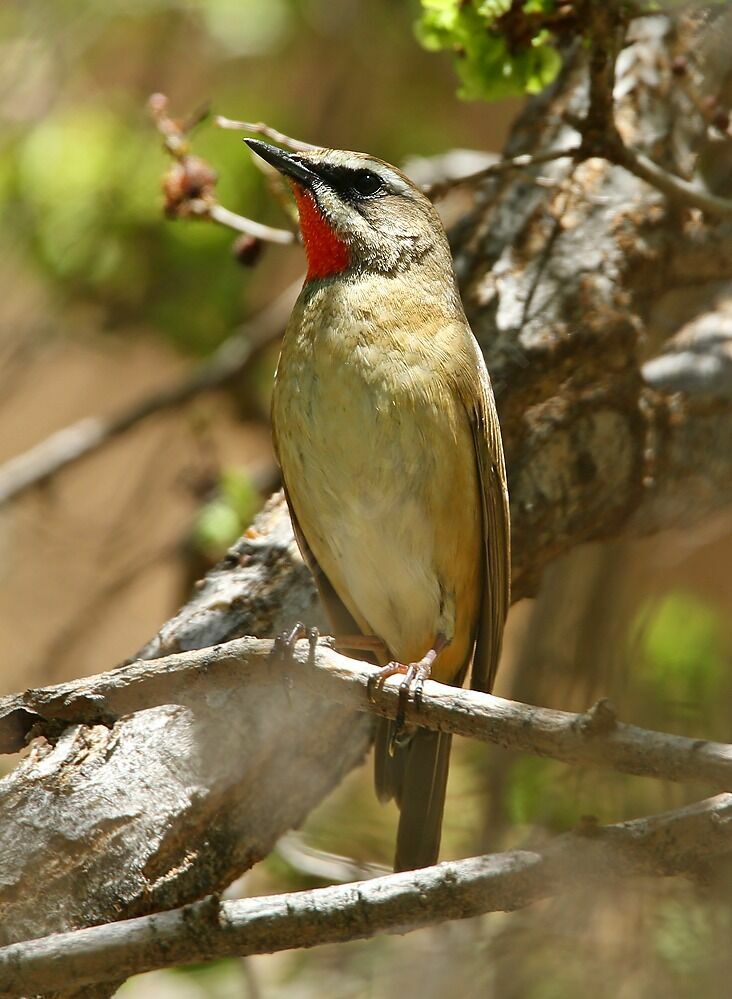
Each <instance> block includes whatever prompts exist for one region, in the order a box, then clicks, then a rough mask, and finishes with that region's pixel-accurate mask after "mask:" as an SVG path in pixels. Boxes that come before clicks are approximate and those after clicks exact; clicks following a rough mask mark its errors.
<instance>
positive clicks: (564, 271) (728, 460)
mask: <svg viewBox="0 0 732 999" xmlns="http://www.w3.org/2000/svg"><path fill="white" fill-rule="evenodd" d="M647 25H648V26H653V25H655V26H656V27H655V28H654V29H653V30H651V28H650V27H649V29H648V31H647V32H646V36H645V37H644V38H641V40H640V41H638V42H637V43H636V44H635V46H632V47H630V48H629V49H626V50H624V52H623V54H622V56H621V58H622V59H623V60H624V63H623V66H624V69H623V72H622V73H619V75H618V89H617V96H618V123H619V127H620V129H621V132H622V133H623V137H624V138H625V139H626V141H630V142H632V143H633V144H634V145H635V146H637V147H638V148H641V149H642V150H645V151H646V152H647V153H649V154H650V155H653V157H654V158H655V159H657V160H659V161H660V162H663V163H664V164H665V165H668V166H670V167H672V168H675V169H678V170H679V171H681V172H683V171H684V170H686V169H687V167H688V163H689V161H690V160H691V158H693V152H694V143H695V142H696V141H697V139H698V135H699V129H698V128H697V129H696V131H695V129H694V128H693V127H691V126H690V123H692V122H693V121H694V113H693V109H692V110H690V106H689V104H688V102H686V103H685V99H684V98H683V94H681V93H680V92H678V93H677V90H675V89H674V86H673V85H672V77H671V72H670V58H671V52H672V49H673V45H675V44H676V43H675V42H674V40H673V36H672V29H671V27H670V22H668V21H667V20H666V19H665V18H656V19H650V20H649V21H648V22H647ZM649 67H651V68H652V69H653V73H651V72H650V71H649ZM641 68H642V69H643V72H641ZM586 101H587V87H586V79H585V73H584V70H583V67H582V66H581V64H580V63H579V62H578V63H577V65H576V66H573V67H572V68H571V69H570V70H568V71H567V72H566V73H565V74H564V76H563V78H562V79H561V81H560V82H559V83H558V85H557V86H556V87H555V88H553V90H552V91H551V93H550V94H549V95H547V96H546V97H543V98H541V99H539V100H535V101H533V102H531V103H530V105H529V107H528V110H527V112H526V113H525V115H524V116H523V117H522V119H521V120H520V121H519V123H518V125H517V128H516V130H515V132H514V135H513V137H512V140H511V143H510V147H509V149H508V150H507V153H508V155H512V156H513V155H518V154H522V153H528V154H531V153H535V152H541V151H542V150H545V149H547V148H551V147H556V146H559V145H560V144H562V145H564V144H566V145H577V140H578V133H577V132H576V130H575V128H574V127H573V125H572V124H571V121H572V119H573V116H576V115H577V114H579V113H581V112H582V109H583V108H584V106H585V105H586ZM539 174H541V176H542V177H547V178H550V180H551V181H552V185H551V186H549V187H547V186H546V185H545V184H538V183H537V182H536V180H537V175H539ZM453 243H454V247H455V253H456V261H457V266H458V272H459V276H460V279H461V283H462V287H463V291H464V297H465V303H466V307H467V310H468V314H469V317H470V319H471V322H472V324H473V328H474V330H475V332H476V335H477V336H478V338H479V341H480V343H481V345H482V346H483V348H484V350H485V353H486V357H487V360H488V364H489V368H490V369H491V370H492V373H493V376H494V380H495V383H496V388H497V392H498V402H499V408H500V412H501V417H502V424H503V429H504V436H505V444H506V454H507V458H508V466H509V477H510V488H511V494H512V520H513V529H514V539H515V541H514V595H515V596H516V597H519V596H524V595H527V594H530V593H532V592H533V591H534V590H535V589H536V586H537V585H538V581H539V579H540V577H541V571H542V568H543V567H544V566H545V565H546V564H547V563H548V562H549V561H550V560H551V559H552V558H554V557H555V556H557V555H558V554H560V553H562V552H564V551H566V550H568V549H569V548H571V547H572V546H574V545H577V544H580V543H582V542H583V541H587V540H590V539H595V538H608V537H615V536H620V535H629V534H630V535H632V534H637V533H640V532H651V531H657V530H661V529H664V528H667V527H670V526H680V525H689V524H691V523H693V522H694V521H696V520H698V519H699V518H700V517H703V516H705V515H706V514H708V513H709V512H710V511H711V510H714V509H718V508H720V507H722V506H724V505H728V504H729V502H730V498H732V447H730V442H731V441H732V407H731V406H730V401H729V397H726V398H725V397H724V396H723V395H719V394H715V392H714V391H713V389H712V390H710V391H700V392H697V393H696V394H694V395H686V396H677V395H669V394H665V393H664V392H662V391H659V390H658V386H657V387H656V388H652V387H651V386H650V385H649V384H647V383H646V382H645V381H644V376H643V371H644V368H643V365H644V363H645V362H647V361H649V360H652V359H653V358H654V357H655V356H656V355H659V353H661V354H662V353H663V350H664V345H665V343H666V341H667V340H669V339H670V338H671V337H672V336H673V335H674V334H676V333H677V332H679V331H680V330H682V329H683V328H684V327H685V326H687V325H688V324H690V323H692V322H693V321H694V320H695V319H697V318H699V317H701V316H714V315H715V314H716V313H717V312H718V311H719V309H720V308H721V307H722V306H723V305H724V302H726V301H727V300H728V299H729V298H730V292H729V285H728V284H727V282H728V281H729V279H730V275H731V274H732V227H731V226H730V224H729V222H725V221H724V220H721V221H715V220H711V219H707V218H705V217H703V216H701V215H700V214H699V212H698V211H696V210H695V211H690V210H686V209H679V208H678V207H676V206H673V207H672V206H670V205H669V204H668V203H667V202H666V201H665V200H664V197H663V195H661V194H660V193H659V192H658V191H657V190H655V189H654V188H652V187H650V186H648V185H647V184H646V183H645V182H644V181H642V180H639V179H638V178H636V177H635V176H633V175H632V174H630V173H629V172H627V171H626V170H624V169H623V168H622V167H620V166H617V165H616V166H611V165H609V164H608V163H606V162H605V161H603V160H600V159H592V160H589V161H587V162H585V163H583V164H581V165H579V166H578V165H576V164H573V163H571V161H565V160H557V161H556V162H554V163H552V164H546V165H545V166H542V167H541V168H538V167H536V168H532V169H531V170H530V171H528V172H527V173H524V174H518V175H517V174H510V175H506V176H505V177H501V178H499V179H497V180H496V179H490V180H487V181H486V182H485V185H484V186H483V187H481V189H480V190H479V191H478V192H477V194H476V200H475V208H474V211H473V212H472V213H471V215H470V216H469V217H467V218H466V219H464V220H463V223H462V224H461V225H460V226H459V227H458V229H457V230H456V232H455V233H454V235H453ZM646 370H647V369H646ZM297 618H302V619H304V620H305V621H306V622H307V623H322V621H321V620H320V617H319V613H318V611H317V608H316V604H315V600H314V595H313V590H312V587H311V584H310V581H309V579H308V577H307V574H306V571H305V569H304V568H303V566H302V564H301V563H300V562H299V560H298V559H297V557H296V555H295V553H294V550H293V543H292V538H291V535H290V532H289V526H288V524H287V520H286V515H285V513H284V511H283V507H282V505H281V503H280V502H279V501H275V502H274V503H273V504H272V505H271V506H270V507H269V508H268V510H267V511H266V512H265V513H264V514H263V515H262V517H260V519H259V521H258V522H257V525H256V527H255V530H254V531H253V532H252V533H251V535H250V536H249V537H247V538H245V539H243V540H242V542H241V543H240V544H239V545H238V546H237V547H236V549H235V550H234V551H233V552H232V555H231V557H230V558H229V560H228V562H227V563H226V564H225V565H223V566H222V567H220V568H219V569H218V570H217V571H216V572H214V573H213V574H212V575H211V576H209V578H208V579H207V581H206V582H205V583H204V584H203V586H202V588H201V589H200V590H199V592H198V593H197V594H196V595H195V597H194V599H193V601H192V602H191V603H190V604H189V605H188V606H187V607H186V608H184V609H183V611H181V613H180V614H179V615H178V616H177V617H176V618H175V619H174V620H173V621H171V622H170V623H168V624H167V625H165V626H164V627H163V629H162V630H161V632H160V634H159V635H158V636H157V637H156V639H154V640H153V642H151V643H150V645H149V646H148V647H147V648H146V649H145V650H144V652H143V654H144V656H145V657H146V658H154V657H156V656H162V655H166V654H169V653H171V652H177V651H181V650H186V649H194V648H202V647H206V646H210V645H215V644H216V643H219V642H222V641H225V640H228V639H230V638H233V637H237V636H240V635H243V634H245V633H250V634H255V635H258V636H260V637H265V636H271V635H273V634H274V633H275V632H276V631H277V630H278V629H280V628H282V627H284V626H285V625H287V624H291V623H292V621H293V620H295V619H297ZM283 712H285V713H286V717H287V719H288V721H287V724H286V725H283V724H282V718H283ZM368 737H369V724H368V720H367V719H366V718H365V717H364V716H360V715H358V714H356V713H354V712H351V711H347V710H344V709H343V708H342V707H334V705H333V704H332V703H329V702H326V701H323V700H321V699H320V698H318V697H313V696H309V695H307V694H306V693H304V692H303V693H300V692H299V693H298V702H297V710H296V711H292V710H290V707H289V701H288V690H287V688H284V689H282V690H279V691H278V690H273V689H271V688H266V687H263V688H257V687H256V686H253V687H250V686H248V685H247V686H246V687H244V686H242V688H241V689H238V690H236V691H234V692H232V695H231V697H229V698H227V699H226V700H224V701H223V702H217V701H215V700H213V701H211V702H207V701H203V700H201V701H197V702H195V703H192V704H186V705H167V706H166V705H162V706H160V707H156V708H151V709H148V710H144V711H140V712H136V713H134V714H132V715H130V716H129V717H122V718H120V719H119V720H118V721H116V722H115V723H114V724H113V725H112V726H111V727H107V726H104V725H96V726H91V727H88V726H81V727H74V728H71V729H67V730H66V731H65V732H63V733H62V734H61V735H60V738H59V739H58V741H57V742H56V745H55V746H53V747H50V748H49V749H48V751H46V752H44V751H39V750H36V751H35V752H34V753H33V755H32V756H31V757H29V758H28V759H27V760H25V761H23V762H22V763H21V764H20V765H19V766H18V768H17V769H16V770H15V772H14V773H12V774H11V775H10V776H8V777H7V778H6V779H5V780H4V781H3V782H2V785H1V790H0V794H1V795H2V809H3V816H4V822H3V827H2V831H1V832H0V838H1V839H2V843H1V844H0V846H1V852H0V885H2V886H3V891H4V896H5V898H6V899H7V900H8V901H7V903H6V907H5V908H4V909H2V910H0V925H1V926H2V928H3V929H2V934H3V942H10V941H11V940H19V939H22V938H25V937H33V936H40V935H42V934H47V933H49V932H51V931H55V930H63V929H70V928H73V927H77V926H82V925H90V924H94V923H100V922H105V921H109V920H113V919H119V918H121V917H123V916H131V915H136V914H141V913H145V912H151V911H155V910H157V909H160V908H165V907H171V906H176V905H180V904H182V903H185V902H188V901H191V900H193V899H195V898H199V897H201V896H203V895H205V894H207V893H210V892H212V891H217V890H219V889H220V888H222V887H224V885H225V884H226V883H227V881H228V880H230V879H231V878H232V877H234V876H235V875H236V874H239V873H241V871H243V870H244V869H245V868H246V867H247V866H249V865H250V864H251V863H253V862H254V861H255V860H256V859H257V858H258V857H261V856H262V855H263V854H265V853H266V852H267V851H268V850H269V849H270V848H271V846H272V845H273V843H274V842H275V840H276V838H277V837H278V835H279V834H280V833H282V832H284V831H285V830H286V829H288V828H289V827H291V826H292V825H294V824H297V823H298V822H299V821H300V820H301V819H302V818H303V816H304V815H305V814H306V813H307V811H308V810H309V809H310V808H312V807H313V806H314V805H315V804H316V803H317V802H318V801H319V800H320V799H321V798H322V797H323V796H324V795H325V794H326V793H327V791H328V790H329V789H330V788H331V787H332V786H333V785H334V784H335V783H337V782H338V780H340V778H341V777H342V775H343V774H344V773H345V772H346V771H347V770H348V769H349V768H350V767H352V766H353V765H354V764H355V763H356V762H357V761H358V760H359V759H360V758H361V757H362V755H363V753H364V751H365V748H366V745H367V742H368ZM26 883H28V884H32V885H34V886H36V888H37V890H38V891H40V890H41V888H40V886H41V885H42V893H43V896H42V899H41V898H39V896H38V895H37V894H35V893H32V892H29V891H28V890H27V889H26V887H25V884H26Z"/></svg>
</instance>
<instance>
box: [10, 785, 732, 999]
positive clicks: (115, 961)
mask: <svg viewBox="0 0 732 999" xmlns="http://www.w3.org/2000/svg"><path fill="white" fill-rule="evenodd" d="M730 829H732V794H722V795H719V796H717V797H716V798H710V799H708V800H706V801H701V802H699V803H697V804H695V805H691V806H689V807H687V808H682V809H678V810H675V811H672V812H667V813H665V814H662V815H655V816H651V817H648V818H643V819H635V820H634V821H632V822H622V823H618V824H617V825H610V826H605V827H598V826H592V825H591V826H589V827H588V828H587V829H585V830H579V831H577V832H573V833H566V834H565V835H563V836H560V837H558V838H557V839H556V840H555V841H554V842H553V843H552V844H550V845H549V846H548V847H547V848H546V849H544V850H543V851H540V852H530V851H527V850H514V851H511V852H509V853H498V854H493V855H489V856H484V857H472V858H471V859H469V860H459V861H452V862H448V863H444V864H438V865H437V866H435V867H427V868H425V869H423V870H420V871H413V872H409V873H406V874H391V875H387V876H386V877H381V878H374V879H373V880H370V881H365V882H364V881H362V882H354V883H351V884H346V885H337V886H333V887H329V888H317V889H315V890H312V891H301V892H294V893H291V894H286V895H273V896H266V897H261V898H248V899H238V900H235V901H224V902H222V901H220V900H219V899H218V898H216V897H215V896H211V897H209V898H206V899H203V900H202V901H200V902H196V903H194V904H193V905H189V906H185V907H183V908H179V909H173V910H172V911H168V912H162V913H156V914H154V915H149V916H141V917H139V918H137V919H129V920H125V921H123V922H116V923H110V924H107V925H104V926H93V927H89V928H88V929H81V930H77V931H75V932H71V933H62V934H57V935H55V936H49V937H43V938H40V939H36V940H28V941H23V942H21V943H16V944H11V945H10V946H8V947H5V948H3V949H1V950H0V981H2V985H0V995H8V996H13V995H29V994H37V993H40V992H49V991H51V990H52V989H54V988H56V987H57V986H58V983H59V982H64V983H65V987H66V988H70V987H79V986H83V985H91V984H93V983H96V982H103V981H107V980H109V979H110V976H113V977H114V979H115V980H117V979H120V978H122V977H127V976H130V975H134V974H139V973H140V972H143V971H151V970H153V969H155V968H166V967H171V966H174V965H177V964H190V963H192V962H197V961H211V960H214V959H216V958H221V957H231V956H237V955H239V956H246V955H249V954H271V953H274V952H276V951H281V950H290V949H292V948H293V947H314V946H317V945H318V944H324V943H342V942H345V941H348V940H359V939H362V938H364V937H370V936H373V935H374V934H375V933H404V932H406V931H407V930H412V929H416V928H418V927H421V926H429V925H433V924H436V923H441V922H444V921H445V920H448V919H466V918H468V917H471V916H477V915H480V914H482V913H486V912H496V911H513V910H516V909H520V908H524V907H525V906H527V905H530V904H531V903H532V902H535V901H538V900H540V899H542V898H546V897H547V896H550V895H556V894H559V893H561V892H563V891H568V890H571V889H572V888H575V887H577V886H579V885H582V886H583V887H585V888H586V887H588V886H592V885H599V884H603V883H606V882H608V881H612V880H615V879H618V878H628V877H638V876H639V875H648V874H653V875H656V876H669V875H675V874H679V873H686V872H689V873H692V874H693V873H696V871H697V870H698V869H699V868H700V867H701V866H702V865H703V864H704V863H705V862H708V861H709V860H710V859H712V858H714V857H719V856H724V855H729V853H730V852H731V851H732V839H731V838H730Z"/></svg>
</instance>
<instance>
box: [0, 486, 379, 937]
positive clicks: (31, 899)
mask: <svg viewBox="0 0 732 999" xmlns="http://www.w3.org/2000/svg"><path fill="white" fill-rule="evenodd" d="M248 535H249V536H248V537H246V538H243V539H242V540H241V541H240V542H239V544H238V545H237V546H236V548H235V549H234V550H232V552H231V554H230V557H229V559H228V560H227V562H226V563H225V564H223V565H222V566H220V567H219V568H218V569H217V570H215V571H214V572H212V573H211V574H210V575H209V576H208V577H207V579H206V581H205V582H204V583H203V584H202V585H201V586H200V588H199V590H198V592H197V593H196V595H195V597H194V598H193V600H192V601H191V603H190V604H188V605H187V606H186V607H185V608H184V609H183V610H182V611H181V612H180V613H179V614H178V616H177V617H176V618H174V619H173V620H172V621H170V622H168V623H167V624H166V625H165V627H164V628H163V629H162V630H161V632H160V634H159V635H158V636H156V638H155V639H154V641H153V642H151V643H150V645H149V646H148V647H147V648H146V649H145V650H143V652H142V655H144V656H146V657H148V658H152V657H154V656H160V655H164V654H165V653H169V652H172V651H174V650H175V651H179V650H184V649H192V648H204V647H207V646H214V645H216V644H217V643H219V642H223V641H226V640H228V639H231V638H233V637H236V636H238V635H241V634H245V633H254V634H259V635H273V634H276V633H277V632H278V631H280V630H282V629H283V628H285V627H286V626H287V625H289V624H290V623H291V622H292V621H293V620H295V619H303V620H305V621H308V622H309V623H312V624H321V625H322V618H321V616H320V610H319V608H318V605H317V601H316V598H315V593H314V589H313V586H312V583H311V580H310V577H309V574H308V572H307V570H306V569H305V567H304V565H303V563H302V561H301V560H300V558H299V555H298V554H297V551H296V548H295V545H294V541H293V539H292V536H291V532H290V527H289V521H288V519H287V515H286V513H285V512H284V510H283V508H282V506H281V505H280V504H279V503H273V504H271V505H270V506H269V507H268V508H267V509H266V510H265V511H264V512H263V513H262V514H261V515H260V517H259V518H258V520H257V522H256V525H255V527H254V528H253V529H251V530H250V531H249V532H248ZM112 676H114V674H112ZM164 701H165V698H164V697H163V696H162V694H161V696H160V697H158V698H156V699H155V703H157V704H158V705H159V706H158V707H152V708H149V709H145V710H139V711H135V712H134V713H131V714H126V715H123V716H122V717H120V718H119V720H118V721H116V722H114V723H112V724H103V723H99V724H92V725H73V726H71V727H67V726H65V725H63V724H62V725H60V726H59V729H60V730H61V732H60V736H59V737H58V738H57V740H56V741H55V745H54V744H51V743H47V742H45V741H43V742H39V743H37V744H35V746H34V749H33V750H32V752H31V753H30V755H29V756H28V757H27V758H26V759H24V760H23V761H22V762H21V763H20V764H19V765H18V766H17V767H16V768H15V770H14V771H13V772H12V773H11V774H9V775H8V776H7V777H6V778H5V779H4V780H3V781H2V782H0V814H2V817H3V821H2V825H1V826H0V942H2V943H3V944H6V943H9V942H10V941H13V940H22V939H25V938H29V937H37V936H40V935H43V934H46V933H49V932H54V931H58V930H63V929H69V928H71V927H74V926H84V925H89V924H94V923H100V922H106V921H109V920H113V919H119V918H121V917H122V916H127V915H133V914H139V913H142V912H151V911H155V910H158V909H164V908H170V907H171V906H174V905H178V904H181V903H182V902H186V901H192V900H193V899H196V898H200V897H201V896H202V895H206V894H208V893H210V892H211V891H219V890H222V889H223V888H225V887H226V885H227V884H229V883H230V882H231V881H232V880H233V879H234V878H235V877H237V876H238V875H239V874H241V872H242V871H244V870H246V869H247V868H248V867H250V866H251V865H252V864H253V863H254V862H255V861H257V860H258V859H260V858H261V857H263V856H265V855H266V854H267V853H269V852H270V851H271V849H272V847H273V845H274V843H275V842H276V840H277V839H278V837H279V836H280V835H281V834H282V833H283V832H284V831H285V830H286V829H289V828H291V827H292V826H296V825H298V824H299V823H300V822H301V821H302V819H303V818H304V817H305V815H307V813H308V812H309V811H310V810H311V809H312V808H313V806H314V805H315V804H316V803H317V802H318V801H320V800H321V799H322V798H323V797H324V795H325V794H327V792H328V791H329V790H330V789H331V788H332V787H333V786H334V785H335V784H337V783H338V782H339V781H340V780H341V778H342V777H343V775H344V774H345V773H346V772H347V771H348V770H350V769H351V768H352V767H353V766H354V765H355V764H356V763H357V762H358V761H359V760H360V759H361V758H362V757H363V755H364V753H365V751H366V748H367V745H368V739H369V734H370V724H369V719H368V718H367V717H366V716H365V715H358V714H356V713H354V712H352V711H348V710H344V709H342V708H339V709H336V710H334V708H333V705H332V704H328V703H327V702H323V701H322V700H321V699H320V698H318V697H314V696H312V695H309V694H308V693H307V692H305V691H299V692H298V695H297V701H296V702H294V701H293V700H292V698H291V693H290V690H289V687H288V685H287V684H286V683H284V682H283V683H282V684H280V685H279V686H278V687H273V686H272V685H271V684H270V685H257V684H253V685H244V684H238V685H237V684H236V683H234V684H231V683H230V684H229V685H228V686H222V687H219V688H218V689H216V688H214V687H213V685H212V687H211V688H210V689H209V690H208V692H207V694H206V696H197V688H196V685H195V683H194V684H192V685H191V690H190V694H189V696H186V695H185V693H184V692H181V691H179V690H176V691H173V692H172V693H171V703H161V702H164ZM94 703H95V702H94V695H93V694H92V695H90V696H89V697H88V698H87V699H86V701H85V706H84V710H86V711H89V710H92V711H93V709H94ZM105 720H107V721H108V718H106V719H105ZM28 886H33V887H34V889H35V890H33V891H29V890H28Z"/></svg>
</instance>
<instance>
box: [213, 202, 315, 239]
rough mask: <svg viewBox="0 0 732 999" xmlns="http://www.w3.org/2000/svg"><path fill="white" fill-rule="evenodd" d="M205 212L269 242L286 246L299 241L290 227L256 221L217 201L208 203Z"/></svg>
mask: <svg viewBox="0 0 732 999" xmlns="http://www.w3.org/2000/svg"><path fill="white" fill-rule="evenodd" d="M205 214H206V215H208V217H209V218H210V219H211V221H212V222H218V224H219V225H223V226H227V227H228V228H229V229H235V230H236V231H237V232H244V233H246V234H247V235H248V236H254V237H255V239H263V240H265V241H266V242H269V243H281V244H283V245H285V246H287V245H289V244H291V243H297V242H298V238H297V235H296V233H294V232H293V231H292V230H290V229H275V228H274V227H273V226H271V225H263V223H261V222H255V221H254V219H250V218H246V217H245V216H244V215H237V214H236V212H230V211H229V209H228V208H224V206H223V205H219V204H218V203H217V202H215V203H214V204H212V205H208V206H207V208H206V211H205Z"/></svg>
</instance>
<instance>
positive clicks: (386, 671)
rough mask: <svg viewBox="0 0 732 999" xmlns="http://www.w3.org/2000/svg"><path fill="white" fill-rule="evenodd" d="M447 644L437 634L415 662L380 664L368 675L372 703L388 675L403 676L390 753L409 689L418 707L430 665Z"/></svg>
mask: <svg viewBox="0 0 732 999" xmlns="http://www.w3.org/2000/svg"><path fill="white" fill-rule="evenodd" d="M448 644H449V643H448V641H447V639H445V638H444V636H442V635H438V637H437V640H436V641H435V644H434V645H433V646H432V648H431V649H430V650H429V651H428V652H427V653H425V655H423V656H422V658H421V659H419V660H418V661H417V662H412V663H406V664H405V663H398V662H391V663H387V665H386V666H382V667H381V668H380V669H377V670H376V671H375V672H374V673H372V674H371V676H370V677H369V679H368V684H367V691H368V695H369V700H370V701H371V702H372V703H373V702H374V700H375V693H376V691H377V690H381V688H382V687H383V686H384V683H385V682H386V681H387V680H388V679H389V677H390V676H403V677H404V679H403V680H402V682H401V683H400V684H399V701H398V703H397V713H396V718H395V719H394V730H393V733H392V737H391V742H390V744H389V752H390V754H391V755H394V751H395V749H396V747H397V746H398V745H399V744H400V738H401V736H402V734H403V732H404V723H405V720H406V716H407V703H408V701H409V691H410V690H411V689H414V703H415V705H416V706H417V707H420V706H421V704H422V689H423V687H424V682H425V680H428V679H429V678H430V676H431V675H432V666H433V664H434V661H435V659H437V657H438V655H439V654H440V652H442V650H443V649H444V648H445V647H446V646H447V645H448Z"/></svg>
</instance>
